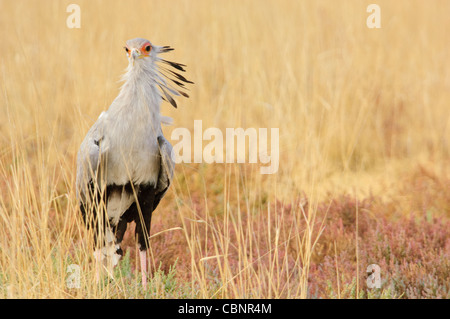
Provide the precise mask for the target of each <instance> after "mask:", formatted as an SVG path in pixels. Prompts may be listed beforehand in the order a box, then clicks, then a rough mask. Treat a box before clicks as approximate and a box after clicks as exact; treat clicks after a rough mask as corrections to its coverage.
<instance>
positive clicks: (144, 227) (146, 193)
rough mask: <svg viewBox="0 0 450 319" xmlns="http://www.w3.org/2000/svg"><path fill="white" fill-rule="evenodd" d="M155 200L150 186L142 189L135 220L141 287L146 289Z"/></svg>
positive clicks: (152, 188) (153, 190)
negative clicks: (137, 215)
mask: <svg viewBox="0 0 450 319" xmlns="http://www.w3.org/2000/svg"><path fill="white" fill-rule="evenodd" d="M154 200H155V189H154V187H153V186H152V185H150V186H147V187H142V188H141V192H140V194H139V206H140V211H139V218H138V220H136V235H137V239H138V244H139V258H140V262H141V275H142V286H143V287H144V289H147V249H148V247H149V240H150V238H149V237H150V227H151V220H152V213H153V204H154Z"/></svg>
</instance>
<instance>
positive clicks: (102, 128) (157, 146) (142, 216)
mask: <svg viewBox="0 0 450 319" xmlns="http://www.w3.org/2000/svg"><path fill="white" fill-rule="evenodd" d="M171 50H173V49H172V48H170V47H169V46H155V45H152V44H151V43H150V41H148V40H146V39H142V38H136V39H132V40H128V41H127V42H126V46H125V51H126V53H127V56H128V60H129V64H128V68H127V70H126V73H125V74H124V76H123V81H124V84H123V86H122V88H121V90H120V93H119V95H118V96H117V97H116V99H115V100H114V101H113V102H112V104H111V106H110V107H109V109H108V110H107V111H105V112H102V113H101V114H100V116H99V118H98V120H97V121H96V122H95V123H94V125H93V126H92V127H91V129H90V130H89V131H88V133H87V135H86V137H85V139H84V141H83V142H82V144H81V146H80V149H79V151H78V158H77V178H76V189H77V198H78V200H79V203H80V210H81V214H82V216H83V219H84V221H85V224H86V226H87V227H88V228H91V229H93V231H94V243H95V250H94V256H95V259H96V261H97V266H99V267H101V268H103V266H106V269H108V270H111V269H112V267H114V266H115V265H117V263H118V261H119V259H120V257H121V256H122V255H123V252H122V249H121V247H120V243H121V241H122V239H123V236H124V233H125V231H126V229H127V225H128V223H130V222H133V221H134V222H135V223H136V228H135V235H136V236H137V243H138V246H139V259H140V266H141V274H142V285H143V286H144V288H146V287H147V249H148V247H149V234H150V223H151V218H152V213H153V211H154V210H155V208H156V207H157V206H158V204H159V202H160V200H161V198H162V197H163V196H164V194H165V193H166V191H167V189H168V187H169V185H170V183H171V180H172V177H173V171H174V166H175V163H174V160H173V157H172V146H171V145H170V143H169V142H168V141H167V140H166V139H165V138H164V136H163V134H162V130H161V122H163V123H166V124H167V123H168V122H170V121H171V118H168V117H165V116H162V115H161V114H160V105H161V102H162V100H166V101H168V102H169V103H170V104H172V105H173V106H174V107H175V108H176V107H177V104H176V102H175V100H174V99H173V97H172V96H171V95H177V96H179V95H183V96H185V97H188V95H187V94H186V93H185V92H183V91H181V90H180V88H185V84H184V83H193V82H191V81H189V80H187V79H186V78H185V77H183V76H182V75H180V74H179V73H177V72H175V71H174V70H171V69H170V68H168V67H171V68H174V69H176V70H179V71H185V70H184V67H185V65H184V64H180V63H175V62H170V61H167V60H164V59H162V58H161V57H159V54H160V53H165V52H168V51H171ZM157 63H158V64H157ZM162 63H164V64H165V65H163V64H162ZM97 279H99V268H97Z"/></svg>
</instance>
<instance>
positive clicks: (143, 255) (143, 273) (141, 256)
mask: <svg viewBox="0 0 450 319" xmlns="http://www.w3.org/2000/svg"><path fill="white" fill-rule="evenodd" d="M139 260H140V262H141V276H142V287H143V288H144V290H147V250H146V249H145V250H139Z"/></svg>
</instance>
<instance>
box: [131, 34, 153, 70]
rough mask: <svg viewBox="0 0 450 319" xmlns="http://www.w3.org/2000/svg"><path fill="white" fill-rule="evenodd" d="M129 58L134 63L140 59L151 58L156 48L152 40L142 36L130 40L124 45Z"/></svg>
mask: <svg viewBox="0 0 450 319" xmlns="http://www.w3.org/2000/svg"><path fill="white" fill-rule="evenodd" d="M124 49H125V51H126V53H127V56H128V60H129V61H130V63H131V64H132V65H134V64H135V63H136V60H139V59H151V58H152V57H153V56H154V52H152V51H154V48H153V46H152V44H151V43H150V41H148V40H146V39H142V38H135V39H131V40H128V41H127V42H126V45H125V47H124Z"/></svg>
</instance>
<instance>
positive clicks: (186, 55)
mask: <svg viewBox="0 0 450 319" xmlns="http://www.w3.org/2000/svg"><path fill="white" fill-rule="evenodd" d="M69 3H71V1H49V0H48V1H37V0H35V1H0V8H1V10H0V12H1V13H0V17H1V18H0V38H1V39H2V45H1V47H2V54H1V57H0V111H1V114H2V115H3V116H2V117H0V145H1V149H0V190H1V197H0V296H1V297H8V298H16V297H24V298H128V297H159V298H166V297H193V298H197V297H201V298H236V297H241V298H249V297H258V298H300V297H301V298H306V297H319V298H322V297H325V298H329V297H332V298H334V297H373V298H377V297H427V298H431V297H444V298H445V297H447V298H448V297H449V296H448V292H449V291H450V287H449V285H448V280H447V279H448V276H449V273H448V269H449V268H448V267H449V257H450V242H449V237H450V236H449V235H450V234H449V229H450V227H449V220H450V194H449V191H448V190H449V189H450V188H449V186H450V184H449V181H450V171H449V162H450V161H449V146H450V145H449V136H450V132H449V131H450V125H449V124H450V111H449V110H450V108H449V107H448V101H449V100H450V77H449V74H450V64H449V63H447V60H448V56H449V54H450V42H449V41H448V40H447V39H446V37H445V34H446V33H445V30H448V29H450V20H449V19H448V17H447V12H449V10H450V3H449V2H448V1H437V0H436V1H432V2H431V3H424V2H423V1H419V0H417V1H394V2H393V1H377V3H378V4H379V5H380V7H381V9H382V28H381V29H378V30H374V29H368V28H367V27H366V24H365V23H366V18H367V16H368V13H366V7H367V5H368V4H369V3H371V2H365V1H356V0H354V1H331V0H328V1H327V0H323V1H306V0H305V1H245V2H241V1H226V2H223V1H195V2H190V1H174V2H168V1H165V2H163V1H159V2H158V1H127V2H122V1H77V3H78V4H79V5H80V7H81V10H82V21H81V29H69V28H67V27H66V18H67V16H68V14H67V13H66V7H67V5H68V4H69ZM137 36H140V37H146V38H149V39H151V40H152V42H153V43H155V44H158V45H171V46H173V47H175V48H176V50H175V51H174V52H173V53H171V56H170V57H171V58H172V60H174V61H177V62H181V63H185V64H187V65H188V76H189V78H190V79H192V80H193V81H194V82H195V83H196V84H195V86H193V87H192V88H191V91H190V95H191V98H190V99H189V100H183V101H180V103H179V105H180V106H179V108H178V109H177V110H175V109H172V108H171V107H170V106H169V105H164V106H163V108H162V110H163V114H164V115H169V116H172V117H173V118H174V119H175V127H187V128H189V129H191V130H192V129H193V121H194V119H201V120H203V128H204V129H205V128H207V127H212V126H214V127H219V128H221V129H225V128H226V127H244V128H248V127H268V128H270V127H278V128H280V145H279V146H280V163H281V164H280V168H279V171H278V172H277V174H274V175H272V176H262V175H260V174H259V164H242V165H237V164H236V165H234V164H180V165H178V166H177V168H176V176H175V181H174V184H173V187H171V189H170V192H169V194H168V196H167V197H166V198H165V199H164V200H163V201H162V203H161V205H160V207H159V208H158V210H157V213H155V215H154V220H153V223H152V233H153V234H155V236H154V237H153V238H152V249H151V258H152V268H153V270H154V275H153V278H152V281H151V285H150V287H151V288H150V290H149V291H147V292H144V291H142V289H141V288H140V285H139V283H138V282H137V281H138V279H137V278H136V277H135V276H134V272H135V264H134V261H135V252H136V251H135V249H134V241H133V240H132V239H131V238H127V239H126V241H125V244H126V245H127V246H129V249H128V251H129V255H128V257H127V258H125V260H124V262H123V263H122V264H121V266H120V267H119V268H118V269H117V271H116V275H115V278H116V279H115V280H113V281H111V282H104V283H100V284H93V283H94V265H93V262H92V257H91V256H92V250H91V244H90V241H89V236H87V235H88V234H87V233H86V231H85V229H84V226H83V225H82V223H81V220H80V218H79V215H78V209H77V203H76V199H75V189H74V184H75V170H76V167H75V159H76V152H77V149H78V147H79V145H80V143H81V141H82V139H83V137H84V134H85V133H86V132H87V129H88V127H89V126H90V125H91V124H92V123H93V122H94V121H95V119H96V118H97V116H98V115H99V113H100V112H101V111H103V110H105V109H106V108H107V107H108V106H109V104H110V103H111V101H112V100H113V99H114V97H115V96H116V94H117V93H118V88H119V85H120V84H119V83H118V80H119V78H120V75H121V74H122V72H123V70H124V69H125V67H126V64H127V61H126V58H125V55H124V52H123V50H122V46H123V44H124V41H125V40H127V39H129V38H133V37H137ZM172 129H173V127H168V128H165V135H166V136H168V137H170V134H171V131H172ZM357 211H358V217H359V218H358V223H356V219H355V217H356V212H357ZM372 226H373V227H372ZM356 229H358V230H357V231H356ZM422 234H423V235H422ZM355 238H358V246H357V247H358V249H356V245H355ZM367 263H377V264H380V266H382V267H384V268H383V271H384V273H382V276H383V274H385V275H384V277H383V278H384V280H385V281H384V283H383V288H382V290H380V291H378V292H374V291H371V290H368V289H366V286H365V278H366V274H365V273H364V271H365V269H366V267H367ZM70 264H77V265H79V266H80V267H81V288H79V289H69V288H68V287H67V286H66V279H67V276H68V273H67V266H68V265H70ZM158 269H159V271H157V270H158ZM137 277H139V276H137ZM357 278H358V279H357ZM356 287H357V288H356ZM360 290H361V291H360Z"/></svg>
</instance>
